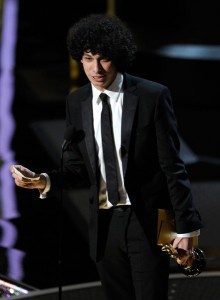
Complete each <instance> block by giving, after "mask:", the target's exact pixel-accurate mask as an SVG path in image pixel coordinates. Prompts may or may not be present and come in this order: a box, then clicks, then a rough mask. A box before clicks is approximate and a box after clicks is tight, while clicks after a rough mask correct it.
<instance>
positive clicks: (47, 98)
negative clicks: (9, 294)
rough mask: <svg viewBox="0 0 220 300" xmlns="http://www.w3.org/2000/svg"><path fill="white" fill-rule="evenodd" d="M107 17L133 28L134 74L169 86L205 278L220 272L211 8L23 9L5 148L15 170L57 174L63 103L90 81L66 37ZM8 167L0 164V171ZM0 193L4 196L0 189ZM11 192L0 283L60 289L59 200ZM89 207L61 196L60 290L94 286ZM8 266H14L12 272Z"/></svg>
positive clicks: (215, 38) (100, 4) (104, 5)
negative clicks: (13, 211)
mask: <svg viewBox="0 0 220 300" xmlns="http://www.w3.org/2000/svg"><path fill="white" fill-rule="evenodd" d="M111 9H112V11H113V12H115V13H116V14H117V15H118V16H119V17H121V18H122V19H123V20H124V21H125V22H127V24H128V25H129V26H130V28H131V29H132V31H133V33H134V35H135V38H136V41H137V44H138V47H139V51H138V56H137V59H136V63H135V65H134V67H133V68H132V69H131V70H130V72H132V73H133V74H134V75H137V76H143V77H146V78H148V79H150V80H155V81H158V82H161V83H163V84H165V85H168V86H169V88H170V90H171V93H172V95H173V103H174V109H175V111H176V116H177V120H178V126H179V132H180V136H181V142H182V156H183V158H184V160H185V162H186V166H187V170H188V172H189V175H190V178H191V182H192V190H193V194H194V198H195V202H196V205H197V207H198V209H199V210H200V212H201V214H202V216H203V218H204V223H205V228H204V229H203V230H202V232H201V237H200V248H202V249H203V250H204V251H205V252H206V254H207V271H219V269H220V241H219V238H218V231H219V230H220V219H219V209H220V203H219V196H220V186H219V178H220V136H219V134H218V128H219V124H220V117H219V116H220V114H219V111H220V96H219V75H218V74H219V68H220V55H219V53H220V50H219V49H220V45H219V43H220V26H219V25H220V24H219V23H220V19H219V15H218V12H219V3H218V1H217V0H215V1H213V0H211V1H209V2H208V3H207V2H206V3H202V2H201V1H161V0H155V1H151V2H145V1H140V0H136V1H125V0H118V1H103V0H93V1H88V0H87V1H78V2H77V3H76V1H45V0H38V1H29V0H21V1H19V11H18V28H17V43H16V65H15V68H14V72H13V74H14V84H15V93H14V97H13V104H12V106H11V114H12V116H13V118H14V122H15V128H14V133H13V136H12V139H11V144H10V145H11V149H12V151H13V153H14V159H12V162H14V161H15V162H16V163H18V164H22V165H24V166H26V167H28V168H30V169H31V170H34V171H36V172H42V171H45V172H46V171H47V170H51V168H54V167H57V166H58V165H59V163H60V153H61V143H62V139H63V129H64V123H65V122H64V119H65V98H66V95H67V93H68V92H69V90H70V89H71V88H77V87H78V86H80V85H81V84H83V83H84V82H85V81H86V80H85V78H84V77H83V74H81V73H80V71H79V70H78V69H77V67H76V65H75V64H74V63H73V62H71V63H70V59H69V56H68V53H67V50H66V34H67V30H68V28H69V27H70V26H71V25H72V24H73V23H74V22H75V21H76V20H78V19H79V18H81V17H83V16H85V15H86V14H88V13H99V12H101V13H103V12H107V11H109V12H111ZM176 45H178V47H177V48H174V46H176ZM168 46H170V48H168ZM171 46H172V47H173V48H172V47H171ZM190 47H191V48H190ZM172 49H174V50H175V51H174V50H173V51H174V52H172V51H171V50H172ZM70 70H71V72H70ZM3 130H4V131H7V128H4V129H3ZM0 147H2V145H0ZM10 159H11V158H10ZM10 159H9V160H8V161H7V159H5V158H4V157H1V164H2V168H3V166H4V164H5V163H6V162H7V163H10ZM4 172H8V170H5V171H4ZM0 184H1V185H0V189H3V181H1V183H0ZM11 188H12V189H14V191H15V195H16V197H15V199H16V207H17V212H18V214H17V215H16V216H12V217H10V216H9V217H8V216H7V214H6V213H5V212H4V209H6V208H4V207H3V205H1V204H0V238H1V239H0V246H1V247H0V274H2V275H4V276H7V277H8V278H11V279H13V280H18V281H20V282H23V283H25V284H27V285H30V286H33V287H35V288H37V289H47V288H51V287H56V286H58V284H59V283H60V282H59V272H58V271H59V268H58V249H59V232H60V221H59V220H60V207H59V203H58V201H57V200H59V195H57V197H56V198H54V199H53V198H50V199H49V198H48V199H46V200H41V199H39V197H38V192H37V191H30V190H24V189H20V188H16V187H15V186H14V185H13V184H12V185H11ZM7 197H9V195H8V196H7ZM1 201H2V202H3V194H2V196H1V198H0V203H1ZM7 201H8V199H7ZM86 201H87V191H78V192H77V194H64V210H63V224H62V225H63V230H62V284H63V285H69V284H76V283H85V282H91V281H97V280H99V278H98V275H97V273H96V269H95V267H94V265H93V262H92V261H91V260H90V258H89V255H88V243H87V217H88V211H87V204H86V203H87V202H86ZM12 228H13V230H12ZM10 230H12V231H13V232H14V236H15V237H14V239H13V241H11V242H10V243H7V242H5V235H8V234H9V235H10V234H11V233H10V232H11V231H10ZM10 237H11V235H10ZM13 255H14V256H13ZM13 257H19V259H18V261H19V263H18V265H17V262H14V258H13ZM15 259H16V258H15ZM13 264H15V265H14V267H15V266H16V268H18V267H19V270H20V271H19V272H15V271H14V268H13ZM175 272H178V270H177V268H176V265H175V264H172V265H171V273H175Z"/></svg>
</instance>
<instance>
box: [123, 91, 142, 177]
mask: <svg viewBox="0 0 220 300" xmlns="http://www.w3.org/2000/svg"><path fill="white" fill-rule="evenodd" d="M137 103H138V97H137V96H135V95H133V94H131V93H129V92H127V91H126V90H125V91H124V101H123V111H122V128H121V153H122V166H123V174H124V175H125V172H126V168H127V162H128V149H129V144H130V139H131V132H132V127H133V123H134V117H135V112H136V108H137Z"/></svg>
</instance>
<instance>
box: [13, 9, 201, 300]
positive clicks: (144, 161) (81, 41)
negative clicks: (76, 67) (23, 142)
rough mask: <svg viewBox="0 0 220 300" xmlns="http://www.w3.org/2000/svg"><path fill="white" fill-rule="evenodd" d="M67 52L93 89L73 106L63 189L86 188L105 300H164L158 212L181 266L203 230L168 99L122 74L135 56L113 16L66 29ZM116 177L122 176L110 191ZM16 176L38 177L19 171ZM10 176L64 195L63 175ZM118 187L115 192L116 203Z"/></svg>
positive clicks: (83, 91)
mask: <svg viewBox="0 0 220 300" xmlns="http://www.w3.org/2000/svg"><path fill="white" fill-rule="evenodd" d="M67 44H68V49H69V52H70V54H71V56H72V58H74V59H75V60H77V61H78V62H79V63H81V64H82V67H83V70H84V72H85V74H86V76H87V78H88V80H89V83H87V84H85V85H84V86H82V87H80V88H78V89H77V90H76V91H74V92H71V93H70V94H69V95H68V97H67V101H66V124H67V128H71V130H72V136H71V143H70V144H69V145H68V147H67V149H66V151H65V152H64V167H63V178H62V182H63V183H64V186H65V188H70V189H74V188H77V187H85V188H87V187H89V188H90V196H89V206H90V221H89V222H90V223H89V233H90V253H91V257H92V258H93V260H94V261H95V262H96V265H97V269H98V272H99V274H100V279H101V282H102V285H103V288H104V290H105V292H106V297H107V299H110V300H112V299H126V300H135V299H136V300H140V299H148V300H167V297H168V276H169V258H168V256H166V255H165V254H164V253H163V252H162V251H161V249H160V247H159V246H157V212H158V208H166V209H170V210H171V211H172V213H173V214H174V217H175V225H176V231H177V236H176V237H175V238H174V240H173V247H174V248H176V249H177V250H178V251H181V253H183V255H182V256H180V258H179V260H178V262H179V263H184V261H185V259H186V258H187V257H188V255H189V254H190V252H191V251H192V249H193V237H194V236H197V235H199V233H200V232H199V230H200V228H202V222H201V218H200V216H199V213H198V211H197V210H196V208H195V206H194V203H193V199H192V194H191V190H190V182H189V179H188V175H187V171H186V169H185V166H184V162H183V161H182V160H181V158H180V155H179V152H180V142H179V137H178V132H177V124H176V119H175V115H174V111H173V106H172V100H171V95H170V91H169V89H168V88H167V87H166V86H164V85H162V84H159V83H156V82H153V81H149V80H146V79H143V78H139V77H134V76H132V75H130V74H128V73H126V69H127V68H128V67H129V66H130V65H131V63H132V62H133V60H134V58H135V53H136V46H135V44H134V42H133V38H132V35H131V33H130V31H129V29H128V28H127V26H126V25H125V24H124V23H123V22H122V21H121V20H119V19H118V18H117V17H115V16H107V15H90V16H88V17H85V18H83V19H81V20H79V21H78V22H77V23H75V24H74V25H73V27H72V28H70V31H69V33H68V38H67ZM101 94H105V95H107V100H105V101H104V100H102V96H103V95H101ZM102 101H103V102H102ZM105 106H106V109H109V107H110V113H107V115H109V114H110V118H111V121H112V125H111V126H112V129H111V132H112V133H113V139H114V141H113V142H107V146H109V147H107V150H104V149H105V146H104V144H103V140H104V139H105V137H108V136H110V135H111V134H110V133H109V134H108V133H106V134H103V132H104V127H105V126H104V127H103V125H102V109H104V107H105ZM79 133H80V134H79ZM82 133H83V134H82ZM111 144H113V145H112V146H113V147H114V155H115V160H116V165H115V166H114V165H113V167H112V165H111V163H113V162H114V159H113V158H111V159H110V162H108V167H106V166H107V162H106V160H107V155H108V154H107V155H106V154H105V153H104V152H105V151H108V150H110V146H111ZM108 148H109V149H108ZM109 155H110V154H109ZM111 168H112V169H113V171H116V175H115V176H113V179H112V182H111V183H110V179H107V178H109V177H108V176H109V175H108V171H109V170H110V169H111ZM20 171H21V172H22V173H23V174H25V175H29V177H36V176H38V174H35V173H31V172H29V170H28V169H26V168H24V167H22V166H20ZM11 172H12V176H13V177H14V179H15V183H16V184H17V185H18V186H22V187H25V188H38V189H40V190H41V197H44V196H45V197H46V194H47V195H48V196H49V195H50V194H52V193H54V192H55V191H57V189H58V188H60V182H61V180H60V176H61V172H60V170H54V171H52V172H50V173H48V174H44V173H43V174H40V179H39V180H29V179H26V178H22V177H21V176H20V175H17V174H16V173H15V172H14V170H13V167H12V166H11ZM114 179H117V188H116V193H115V196H113V197H112V196H111V195H112V189H114V187H113V181H114ZM114 192H115V189H114ZM112 198H113V199H112ZM115 202H116V203H115Z"/></svg>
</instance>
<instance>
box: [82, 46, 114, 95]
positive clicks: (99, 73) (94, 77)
mask: <svg viewBox="0 0 220 300" xmlns="http://www.w3.org/2000/svg"><path fill="white" fill-rule="evenodd" d="M81 63H82V65H83V69H84V72H85V74H86V76H87V78H88V79H89V81H90V82H91V83H92V84H93V85H94V86H95V87H96V88H97V89H98V90H100V91H103V90H105V89H107V88H108V87H109V86H110V85H111V83H112V82H113V81H114V79H115V77H116V75H117V70H116V67H115V66H114V64H113V63H112V61H110V60H108V59H107V58H104V57H101V56H100V55H99V54H95V55H93V54H92V53H91V52H85V53H84V55H83V57H82V59H81Z"/></svg>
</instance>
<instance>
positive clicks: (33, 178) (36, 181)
mask: <svg viewBox="0 0 220 300" xmlns="http://www.w3.org/2000/svg"><path fill="white" fill-rule="evenodd" d="M10 171H11V173H12V177H13V178H14V181H15V184H16V185H17V186H20V187H23V188H26V189H40V190H44V189H45V187H46V178H45V176H44V175H42V174H36V173H35V172H33V171H31V170H29V169H27V168H25V167H23V166H22V165H15V166H14V165H11V166H10Z"/></svg>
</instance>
